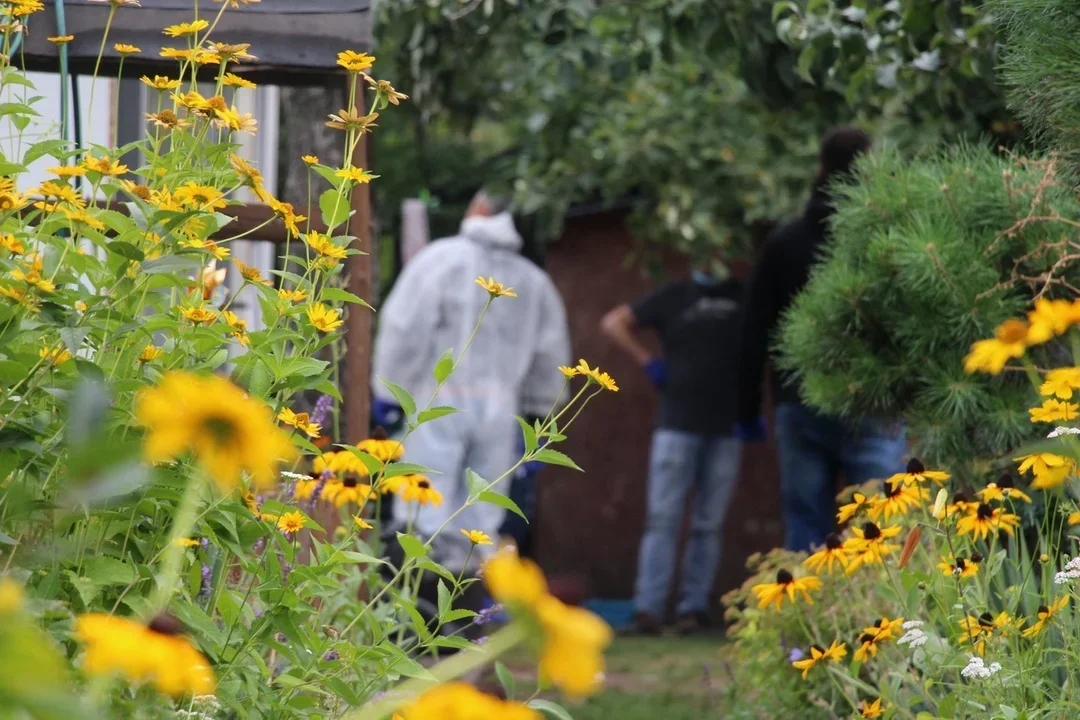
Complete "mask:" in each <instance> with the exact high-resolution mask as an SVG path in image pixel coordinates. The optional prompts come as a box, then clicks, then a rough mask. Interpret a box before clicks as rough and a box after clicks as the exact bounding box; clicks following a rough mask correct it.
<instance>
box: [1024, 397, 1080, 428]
mask: <svg viewBox="0 0 1080 720" xmlns="http://www.w3.org/2000/svg"><path fill="white" fill-rule="evenodd" d="M1077 411H1080V405H1078V404H1077V403H1071V402H1062V401H1061V400H1056V399H1054V398H1049V399H1047V400H1045V401H1044V402H1043V404H1042V405H1040V406H1038V407H1033V408H1031V409H1030V410H1028V413H1029V414H1030V415H1031V422H1033V423H1037V422H1045V423H1051V422H1059V421H1065V422H1069V421H1071V420H1075V419H1076V418H1077V417H1078V412H1077Z"/></svg>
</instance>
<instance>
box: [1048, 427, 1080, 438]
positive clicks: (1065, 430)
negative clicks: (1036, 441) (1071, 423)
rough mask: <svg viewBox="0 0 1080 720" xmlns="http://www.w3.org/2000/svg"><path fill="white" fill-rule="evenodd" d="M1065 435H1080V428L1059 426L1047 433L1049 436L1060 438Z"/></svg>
mask: <svg viewBox="0 0 1080 720" xmlns="http://www.w3.org/2000/svg"><path fill="white" fill-rule="evenodd" d="M1063 435H1080V428H1074V427H1062V426H1058V427H1056V428H1054V429H1053V430H1051V431H1050V432H1049V433H1047V434H1046V437H1048V438H1051V439H1052V438H1058V437H1062V436H1063Z"/></svg>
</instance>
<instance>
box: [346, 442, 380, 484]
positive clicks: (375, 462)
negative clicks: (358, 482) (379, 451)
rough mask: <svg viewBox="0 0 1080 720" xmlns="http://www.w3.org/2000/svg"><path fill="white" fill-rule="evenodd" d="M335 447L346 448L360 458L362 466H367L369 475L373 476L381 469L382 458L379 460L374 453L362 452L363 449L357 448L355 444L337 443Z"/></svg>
mask: <svg viewBox="0 0 1080 720" xmlns="http://www.w3.org/2000/svg"><path fill="white" fill-rule="evenodd" d="M337 447H339V448H344V449H345V450H348V451H349V452H351V453H352V454H353V455H355V456H356V457H358V458H360V462H362V463H364V467H366V468H367V471H368V475H371V476H373V477H374V475H375V474H376V473H378V472H379V471H381V470H382V469H383V463H382V460H379V459H378V458H377V457H375V456H374V455H369V454H368V453H366V452H364V451H363V450H359V449H357V447H356V446H355V445H340V444H339V445H337Z"/></svg>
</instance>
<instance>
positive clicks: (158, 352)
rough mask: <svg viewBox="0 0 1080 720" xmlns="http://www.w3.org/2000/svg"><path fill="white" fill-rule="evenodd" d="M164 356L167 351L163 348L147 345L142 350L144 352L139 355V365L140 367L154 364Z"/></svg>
mask: <svg viewBox="0 0 1080 720" xmlns="http://www.w3.org/2000/svg"><path fill="white" fill-rule="evenodd" d="M164 354H165V351H164V350H162V349H161V348H159V347H155V346H154V345H147V346H146V347H144V348H143V349H142V352H141V353H139V359H138V363H139V364H140V365H146V364H147V363H152V362H154V361H155V360H157V359H158V358H159V357H161V356H162V355H164Z"/></svg>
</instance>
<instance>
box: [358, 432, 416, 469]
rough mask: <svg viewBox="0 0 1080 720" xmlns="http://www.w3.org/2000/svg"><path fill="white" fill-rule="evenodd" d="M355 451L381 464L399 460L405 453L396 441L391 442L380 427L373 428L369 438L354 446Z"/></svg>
mask: <svg viewBox="0 0 1080 720" xmlns="http://www.w3.org/2000/svg"><path fill="white" fill-rule="evenodd" d="M356 449H357V450H362V451H363V452H366V453H367V454H368V455H370V456H372V457H373V458H375V459H376V460H379V461H380V462H383V463H388V462H394V461H395V460H399V459H400V458H401V456H402V455H403V454H404V453H405V448H404V447H402V445H401V443H399V442H398V441H397V440H391V439H390V437H389V436H388V435H387V434H386V430H384V429H383V428H381V427H377V428H375V431H374V432H373V433H371V437H369V438H367V439H366V440H361V441H360V442H359V443H357V444H356Z"/></svg>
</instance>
